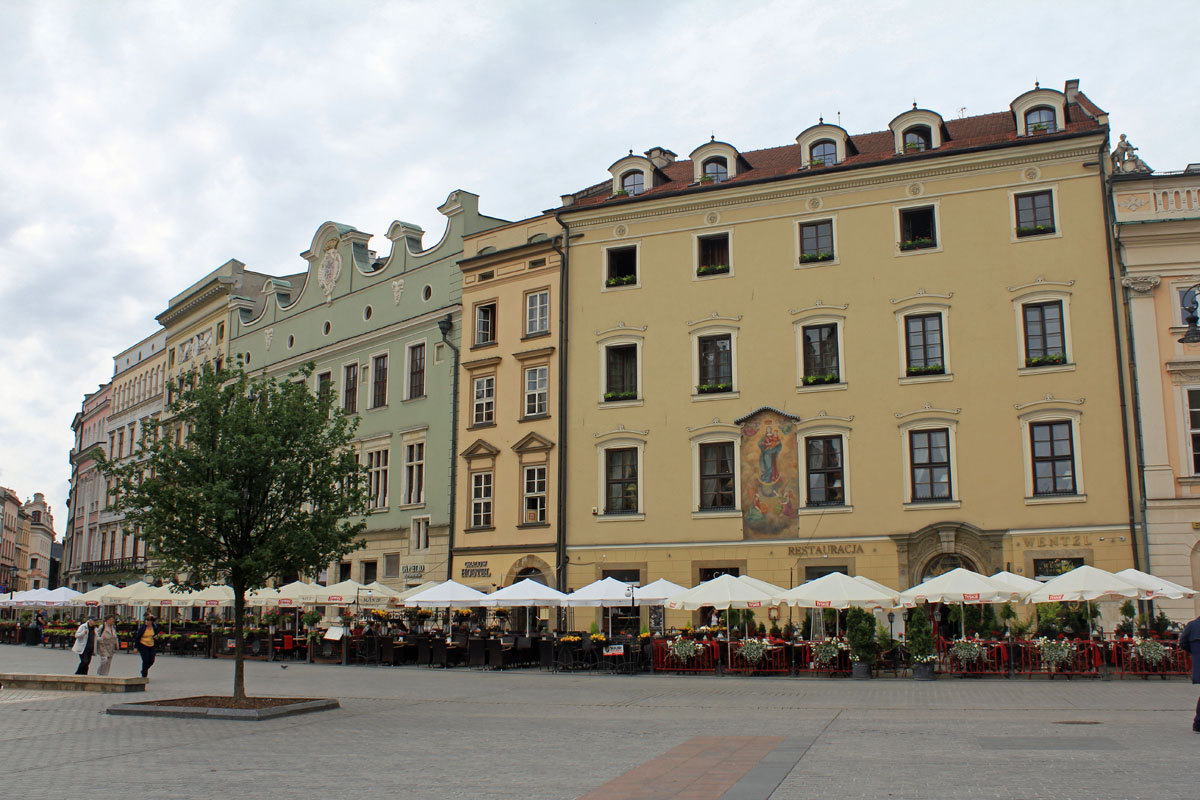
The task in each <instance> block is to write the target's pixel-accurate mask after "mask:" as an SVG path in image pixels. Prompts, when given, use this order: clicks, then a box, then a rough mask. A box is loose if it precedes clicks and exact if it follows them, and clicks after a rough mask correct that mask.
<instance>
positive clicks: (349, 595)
mask: <svg viewBox="0 0 1200 800" xmlns="http://www.w3.org/2000/svg"><path fill="white" fill-rule="evenodd" d="M368 591H370V590H369V589H367V587H366V586H364V585H363V584H361V583H359V582H358V581H354V580H347V581H342V582H341V583H335V584H333V585H332V586H318V587H316V592H315V593H314V594H313V596H312V599H310V600H308V601H306V602H307V603H308V604H309V605H316V606H352V605H354V604H355V603H357V604H359V605H362V604H363V603H364V601H365V600H366V599H367V598H368V597H369V595H368V594H367V592H368ZM280 594H282V592H280Z"/></svg>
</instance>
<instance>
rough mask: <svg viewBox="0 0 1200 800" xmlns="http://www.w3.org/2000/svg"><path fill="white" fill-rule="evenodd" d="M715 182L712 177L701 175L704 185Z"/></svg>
mask: <svg viewBox="0 0 1200 800" xmlns="http://www.w3.org/2000/svg"><path fill="white" fill-rule="evenodd" d="M715 180H716V179H715V178H713V176H712V175H701V176H700V183H701V184H703V185H708V184H710V183H713V182H715Z"/></svg>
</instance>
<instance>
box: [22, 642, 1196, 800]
mask: <svg viewBox="0 0 1200 800" xmlns="http://www.w3.org/2000/svg"><path fill="white" fill-rule="evenodd" d="M138 663H139V662H138V659H137V657H136V656H127V655H122V656H118V658H117V661H116V663H115V664H114V667H113V674H114V675H135V674H137V669H138ZM75 665H76V659H75V657H74V656H73V655H72V654H71V653H70V652H69V651H49V650H37V649H32V648H27V647H21V646H11V645H0V672H9V671H12V672H48V673H69V672H72V671H74V668H75ZM232 675H233V665H232V663H231V662H229V661H209V660H204V659H190V658H179V657H162V658H160V659H159V660H158V662H157V663H156V664H155V666H154V669H153V671H152V672H151V674H150V685H149V688H148V691H147V692H146V693H145V695H144V696H143V695H140V694H134V695H111V694H109V695H105V694H93V693H85V692H34V691H27V690H17V691H11V690H8V689H5V690H4V691H3V692H0V764H3V778H2V779H0V787H2V788H0V796H2V797H12V798H22V797H31V798H32V797H36V798H49V799H57V798H72V799H73V800H74V799H75V798H80V797H85V796H94V797H99V798H109V797H114V798H115V797H119V798H122V799H123V800H124V799H125V798H128V799H129V800H140V799H141V798H160V797H171V798H199V797H205V798H211V797H213V796H214V795H216V794H217V793H218V792H220V791H221V790H227V789H232V790H236V791H238V792H239V793H240V794H246V795H252V796H253V797H255V798H256V800H257V798H291V799H292V800H302V799H306V798H317V797H331V798H337V799H339V800H340V799H341V798H345V799H346V800H360V799H370V798H385V797H386V798H419V799H422V800H423V798H498V799H507V798H521V800H531V799H536V798H547V799H549V798H554V799H556V800H557V799H561V800H568V799H569V798H577V797H579V796H580V795H582V794H584V793H586V792H589V791H592V790H594V789H596V788H597V787H600V786H602V785H604V784H606V783H608V782H610V781H612V780H613V779H614V778H617V777H619V776H621V775H623V774H624V773H626V772H628V771H630V770H633V769H635V768H636V767H638V766H639V765H642V764H645V763H646V762H648V761H650V760H652V759H656V758H659V757H660V756H663V755H664V754H666V753H668V751H671V750H672V749H674V748H677V747H680V746H681V745H684V744H685V743H687V742H689V741H691V740H693V739H695V738H696V737H712V736H728V737H748V736H761V737H785V738H786V748H787V752H788V753H789V754H790V755H789V758H790V759H791V760H792V761H794V763H795V766H794V767H792V768H791V769H790V771H789V772H786V777H783V779H782V782H781V783H779V782H778V780H777V776H776V779H773V780H771V781H769V784H770V788H767V789H765V790H762V793H760V795H759V796H760V797H762V798H764V799H765V798H766V797H767V796H768V794H769V793H770V791H771V788H774V787H775V784H776V783H778V788H775V789H774V793H773V794H769V796H770V798H772V800H798V799H799V798H920V799H921V800H926V799H927V798H975V797H986V798H1042V797H1046V798H1058V799H1060V800H1062V799H1066V798H1089V800H1091V799H1092V798H1157V799H1168V800H1169V799H1170V798H1196V797H1200V786H1198V785H1197V780H1196V777H1195V770H1194V765H1195V763H1196V760H1197V750H1198V749H1200V735H1197V734H1194V733H1192V732H1191V725H1190V722H1191V714H1192V709H1193V708H1194V707H1195V703H1196V692H1197V689H1196V687H1193V686H1192V685H1190V684H1189V683H1187V682H1185V681H1183V680H1178V679H1176V680H1172V681H1160V680H1155V681H1141V680H1127V681H1111V682H1101V681H1083V680H1073V681H1065V680H1055V681H1046V680H1021V679H1017V680H963V679H947V678H943V679H941V680H939V681H936V682H933V683H915V682H913V681H909V680H894V679H879V680H875V681H870V682H852V681H849V680H829V679H820V678H818V679H811V678H804V679H792V678H737V677H726V678H712V677H679V676H666V675H645V676H632V677H630V676H607V675H603V676H602V675H576V674H573V675H563V674H550V673H545V672H539V671H535V670H518V671H509V672H485V671H473V670H467V669H452V670H447V671H442V670H429V669H418V668H399V669H397V668H386V667H338V666H316V665H305V664H293V665H290V666H289V667H288V669H286V670H282V669H280V667H279V665H277V664H266V663H261V662H251V663H249V664H248V665H247V686H248V689H249V691H250V693H252V694H263V695H281V696H324V697H330V696H331V697H336V698H338V699H339V700H340V701H341V703H342V708H341V709H339V710H335V711H326V712H321V713H317V714H310V715H305V716H301V717H294V718H285V719H279V720H272V721H266V722H232V721H215V720H214V721H207V720H205V721H195V720H176V719H153V720H151V719H142V718H136V717H133V718H131V717H113V716H108V715H106V714H105V713H104V709H105V708H107V707H108V706H109V705H111V704H113V703H117V702H124V701H128V700H141V699H146V700H151V699H159V698H167V697H180V696H185V695H192V694H211V693H228V692H229V690H230V686H231V684H232ZM797 757H798V760H796V759H797ZM147 758H148V759H150V760H152V762H153V763H154V764H155V765H156V771H155V772H154V773H153V775H154V778H153V780H147V779H146V777H147V776H146V773H145V769H144V765H145V764H146V763H147V762H146V759H147ZM776 760H777V761H778V759H776ZM764 763H765V761H764ZM789 763H790V762H789ZM776 770H777V771H778V766H777V765H776ZM755 774H756V770H755V769H751V770H750V773H749V775H750V776H751V777H753V776H754V775H755ZM779 774H783V773H782V772H779ZM750 783H751V784H753V783H754V782H753V781H751V782H750ZM758 785H764V784H763V781H762V780H759V781H758ZM631 796H633V795H631ZM680 796H681V797H682V795H680ZM730 796H732V794H731V795H726V797H730ZM737 796H738V797H749V796H750V795H749V794H745V793H743V794H739V795H737Z"/></svg>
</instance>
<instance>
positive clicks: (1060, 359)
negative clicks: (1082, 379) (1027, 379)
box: [1025, 353, 1067, 367]
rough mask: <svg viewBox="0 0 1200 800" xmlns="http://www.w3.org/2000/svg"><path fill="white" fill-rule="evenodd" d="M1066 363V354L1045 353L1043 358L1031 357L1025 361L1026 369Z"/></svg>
mask: <svg viewBox="0 0 1200 800" xmlns="http://www.w3.org/2000/svg"><path fill="white" fill-rule="evenodd" d="M1065 363H1067V355H1066V353H1047V354H1046V355H1044V356H1033V357H1032V358H1027V359H1025V366H1027V367H1049V366H1053V365H1056V364H1065Z"/></svg>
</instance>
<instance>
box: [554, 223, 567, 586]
mask: <svg viewBox="0 0 1200 800" xmlns="http://www.w3.org/2000/svg"><path fill="white" fill-rule="evenodd" d="M554 219H555V221H556V222H558V224H559V227H561V228H562V231H563V232H562V245H561V247H560V246H559V244H558V243H557V241H556V240H557V239H558V237H557V236H556V237H554V239H552V240H551V246H552V247H553V248H554V251H555V252H556V253H558V256H559V259H560V262H559V269H558V474H557V476H556V482H557V491H556V492H555V506H556V507H555V520H556V523H555V524H556V526H557V531H556V532H555V543H554V562H555V563H554V584H555V588H556V589H558V590H559V591H560V592H565V591H566V590H567V308H568V306H567V297H568V288H569V285H570V282H571V277H570V276H571V272H570V269H569V267H570V262H571V230H570V228H569V227H568V226H567V223H565V222H563V219H562V217H561V216H560V215H559V212H557V211H556V212H555V213H554Z"/></svg>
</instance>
